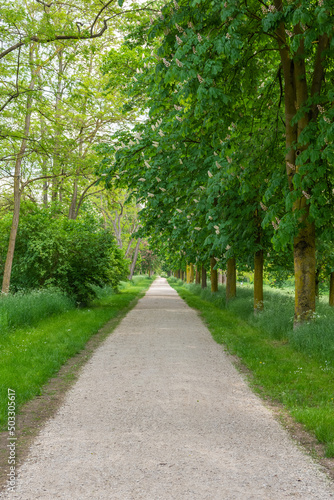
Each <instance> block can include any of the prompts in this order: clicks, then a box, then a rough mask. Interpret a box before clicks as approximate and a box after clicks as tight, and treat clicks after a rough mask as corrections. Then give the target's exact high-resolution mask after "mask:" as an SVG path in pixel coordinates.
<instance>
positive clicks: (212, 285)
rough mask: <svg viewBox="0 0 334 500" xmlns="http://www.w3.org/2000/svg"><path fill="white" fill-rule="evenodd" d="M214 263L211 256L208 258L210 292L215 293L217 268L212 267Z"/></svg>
mask: <svg viewBox="0 0 334 500" xmlns="http://www.w3.org/2000/svg"><path fill="white" fill-rule="evenodd" d="M215 265H216V259H215V258H214V257H211V259H210V270H211V273H210V277H211V292H213V293H215V292H218V272H217V269H214V266H215Z"/></svg>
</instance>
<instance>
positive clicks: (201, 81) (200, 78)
mask: <svg viewBox="0 0 334 500" xmlns="http://www.w3.org/2000/svg"><path fill="white" fill-rule="evenodd" d="M197 78H198V81H199V83H203V82H204V80H203V78H202V77H201V75H199V74H198V73H197Z"/></svg>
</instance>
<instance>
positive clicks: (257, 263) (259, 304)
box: [254, 250, 263, 314]
mask: <svg viewBox="0 0 334 500" xmlns="http://www.w3.org/2000/svg"><path fill="white" fill-rule="evenodd" d="M262 310H263V250H258V251H257V252H256V253H255V256H254V313H255V314H256V313H257V312H259V311H262Z"/></svg>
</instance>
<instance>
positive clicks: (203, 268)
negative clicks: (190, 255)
mask: <svg viewBox="0 0 334 500" xmlns="http://www.w3.org/2000/svg"><path fill="white" fill-rule="evenodd" d="M207 286H208V285H207V282H206V269H205V267H204V266H202V280H201V287H202V288H206V287H207Z"/></svg>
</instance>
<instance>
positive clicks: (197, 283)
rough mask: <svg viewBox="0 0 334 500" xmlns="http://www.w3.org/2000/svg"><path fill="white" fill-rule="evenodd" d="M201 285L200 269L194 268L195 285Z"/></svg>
mask: <svg viewBox="0 0 334 500" xmlns="http://www.w3.org/2000/svg"><path fill="white" fill-rule="evenodd" d="M200 283H201V275H200V267H199V266H196V285H199V284H200Z"/></svg>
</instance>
